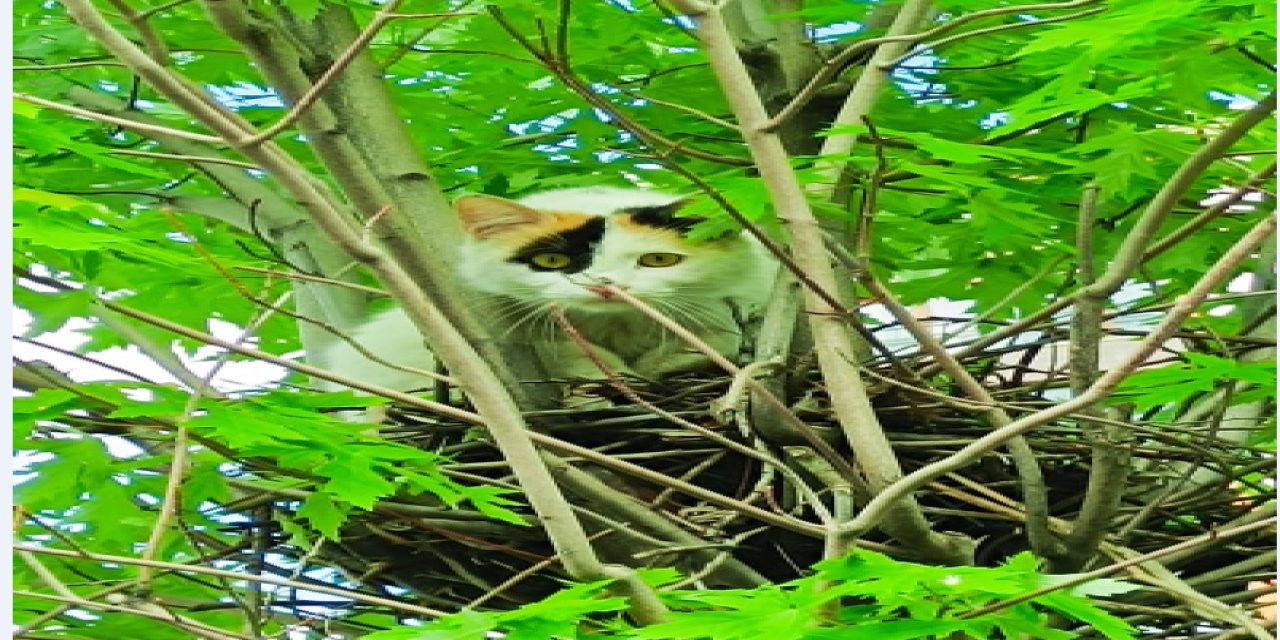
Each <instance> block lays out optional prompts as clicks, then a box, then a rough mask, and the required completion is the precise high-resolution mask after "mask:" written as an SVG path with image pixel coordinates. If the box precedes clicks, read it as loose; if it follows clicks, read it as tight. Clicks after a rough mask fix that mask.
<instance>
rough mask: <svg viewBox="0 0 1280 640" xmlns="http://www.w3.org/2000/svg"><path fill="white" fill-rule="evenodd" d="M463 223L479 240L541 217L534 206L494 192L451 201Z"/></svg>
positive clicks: (527, 223) (536, 220)
mask: <svg viewBox="0 0 1280 640" xmlns="http://www.w3.org/2000/svg"><path fill="white" fill-rule="evenodd" d="M453 208H454V210H455V211H457V212H458V219H459V220H461V221H462V227H463V228H464V229H466V230H467V231H468V232H469V233H471V235H473V236H475V237H477V238H480V239H481V240H484V239H487V238H492V237H493V236H495V235H499V234H501V233H503V232H505V231H511V230H513V229H516V228H519V227H522V226H525V225H529V224H533V223H535V222H538V221H539V220H540V219H541V218H542V214H541V213H539V212H538V210H537V209H531V208H529V207H526V206H524V205H522V204H520V203H519V202H515V201H512V200H507V199H506V198H498V197H495V196H463V197H461V198H458V199H457V200H455V201H454V203H453Z"/></svg>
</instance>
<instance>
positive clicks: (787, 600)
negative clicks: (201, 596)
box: [369, 550, 1134, 640]
mask: <svg viewBox="0 0 1280 640" xmlns="http://www.w3.org/2000/svg"><path fill="white" fill-rule="evenodd" d="M1035 565H1036V560H1035V558H1034V557H1032V556H1031V554H1027V553H1024V554H1020V555H1018V556H1015V557H1013V558H1010V559H1009V561H1008V562H1007V563H1005V564H1004V565H1003V566H1000V567H931V566H927V565H921V564H914V563H908V562H900V561H895V560H893V559H891V558H889V557H887V556H884V555H882V554H879V553H876V552H873V551H866V550H862V551H857V552H854V553H853V554H850V555H849V556H846V557H844V558H838V559H832V560H827V561H824V562H822V563H820V564H818V565H817V566H816V567H815V569H816V572H815V573H814V575H812V576H810V577H807V578H801V579H797V580H792V581H788V582H785V583H781V584H772V585H765V586H762V587H758V588H755V589H734V590H717V591H668V592H665V593H663V599H664V600H665V601H666V603H667V604H668V605H669V606H670V607H671V608H672V613H671V620H670V621H668V622H663V623H661V624H656V625H651V626H648V627H643V628H634V627H631V626H630V625H627V624H625V622H623V621H621V620H619V619H617V618H616V612H617V611H618V610H619V609H621V608H622V607H623V606H624V602H623V601H622V600H620V599H618V598H610V597H607V596H605V592H604V587H605V584H604V583H592V584H581V585H574V586H572V587H569V588H567V589H565V590H563V591H560V592H558V593H556V594H555V595H553V596H550V597H548V598H546V599H544V600H543V601H541V602H538V603H535V604H531V605H526V606H524V607H521V608H519V609H515V610H512V611H508V612H501V613H479V612H475V611H463V612H460V613H456V614H453V615H451V616H448V617H446V618H442V619H440V620H437V621H435V622H432V623H430V624H427V625H425V626H424V627H423V628H421V629H413V628H404V629H397V630H393V631H385V632H379V633H375V634H371V635H370V636H369V638H370V640H480V639H481V638H485V637H491V634H494V633H500V634H502V635H503V637H507V638H529V639H530V640H532V639H534V638H563V639H564V640H569V639H575V640H576V639H582V640H586V639H588V638H633V639H635V640H687V639H692V638H709V639H714V640H750V639H752V638H758V637H760V635H759V634H760V632H761V630H762V629H768V632H769V635H770V637H774V638H779V639H780V640H828V639H832V640H834V639H836V638H839V639H841V640H844V639H851V640H857V639H862V638H865V639H867V640H871V639H876V640H917V639H919V640H925V639H929V638H939V639H941V638H961V637H963V638H975V639H980V640H987V639H995V638H1017V637H1034V638H1043V639H1044V640H1054V639H1058V638H1062V639H1065V638H1075V637H1079V636H1078V635H1077V634H1073V633H1069V632H1066V631H1062V630H1059V629H1055V628H1053V627H1051V626H1049V625H1048V624H1047V623H1048V621H1049V617H1048V615H1047V614H1049V613H1057V614H1060V615H1063V616H1065V617H1067V618H1070V619H1073V620H1074V621H1076V622H1080V623H1085V624H1088V625H1089V626H1090V627H1091V628H1093V629H1095V630H1097V631H1099V632H1100V633H1102V634H1103V635H1104V636H1105V637H1107V638H1109V639H1111V640H1120V639H1123V638H1133V637H1134V636H1133V635H1132V634H1133V632H1134V630H1133V629H1132V628H1131V627H1129V626H1128V625H1127V624H1126V623H1124V622H1123V621H1121V620H1120V619H1118V618H1116V617H1114V616H1112V615H1111V614H1109V613H1106V612H1105V611H1103V610H1101V609H1098V608H1097V607H1095V606H1094V605H1092V604H1090V603H1089V601H1088V600H1087V599H1086V598H1085V597H1084V596H1086V595H1103V594H1113V593H1120V592H1124V591H1127V590H1130V589H1132V588H1133V587H1132V586H1128V585H1123V584H1120V583H1116V582H1115V581H1109V580H1100V581H1096V582H1091V583H1085V584H1084V585H1080V586H1078V587H1075V588H1074V589H1070V590H1066V591H1060V592H1053V593H1049V594H1045V595H1042V596H1039V597H1037V598H1033V599H1031V600H1028V601H1026V602H1022V603H1018V604H1013V605H1011V606H1008V607H1005V608H1001V609H998V610H996V611H993V612H991V613H987V614H984V615H981V616H969V615H966V614H967V613H969V612H971V611H975V610H978V609H982V608H983V607H985V606H988V605H991V604H994V603H996V602H1001V601H1003V600H1005V599H1009V598H1013V597H1016V596H1021V595H1023V594H1025V593H1027V592H1030V591H1034V590H1036V589H1038V588H1040V587H1043V586H1046V585H1048V584H1052V582H1051V580H1052V579H1057V578H1061V576H1044V575H1040V574H1037V573H1036V571H1035ZM837 601H846V602H848V603H851V604H847V605H845V606H842V607H841V608H840V609H839V610H838V611H839V613H838V615H837V616H836V617H835V618H832V617H831V616H830V615H829V612H830V611H831V605H832V604H833V603H835V602H837ZM586 614H606V615H605V616H600V615H597V616H594V617H595V620H593V621H590V622H588V621H586V620H584V616H585V615H586ZM957 634H960V635H957Z"/></svg>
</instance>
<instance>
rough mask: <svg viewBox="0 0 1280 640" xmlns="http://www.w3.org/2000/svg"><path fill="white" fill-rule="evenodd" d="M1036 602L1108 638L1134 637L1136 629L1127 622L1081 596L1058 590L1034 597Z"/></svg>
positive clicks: (1129, 638) (1121, 639)
mask: <svg viewBox="0 0 1280 640" xmlns="http://www.w3.org/2000/svg"><path fill="white" fill-rule="evenodd" d="M1036 602H1038V603H1040V604H1043V605H1045V606H1046V607H1049V608H1051V609H1053V610H1055V611H1057V612H1058V613H1061V614H1062V615H1064V616H1067V617H1069V618H1073V619H1075V620H1079V621H1080V622H1083V623H1085V624H1087V625H1089V627H1090V628H1091V629H1093V630H1094V631H1097V632H1099V633H1101V634H1102V635H1104V636H1106V637H1107V638H1108V639H1109V640H1133V638H1135V637H1136V635H1135V634H1136V633H1137V630H1136V629H1134V628H1133V627H1132V626H1130V625H1129V623H1127V622H1125V621H1124V620H1121V619H1120V618H1117V617H1116V616H1114V615H1112V614H1110V613H1107V612H1106V611H1103V610H1102V609H1099V608H1098V607H1097V606H1095V605H1093V604H1090V603H1089V601H1088V600H1084V599H1083V598H1076V597H1071V596H1069V595H1067V594H1064V593H1060V592H1059V593H1051V594H1048V595H1046V596H1042V597H1039V598H1036Z"/></svg>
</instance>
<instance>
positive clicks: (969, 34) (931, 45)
mask: <svg viewBox="0 0 1280 640" xmlns="http://www.w3.org/2000/svg"><path fill="white" fill-rule="evenodd" d="M1095 2H1101V0H1088V1H1087V2H1085V3H1084V4H1093V3H1095ZM1077 6H1078V5H1077ZM1059 8H1061V7H1059ZM1106 10H1107V9H1106V8H1105V7H1099V8H1097V9H1087V10H1085V11H1077V12H1076V13H1070V14H1067V15H1065V16H1056V17H1053V18H1043V19H1040V20H1024V21H1022V22H1015V23H1012V24H1002V25H997V26H994V27H987V28H985V29H974V30H973V31H966V32H964V33H957V34H956V35H953V36H948V37H946V38H941V39H938V40H935V41H933V42H925V43H923V44H921V45H920V46H919V48H917V49H915V50H913V51H908V52H907V53H904V54H902V55H901V56H898V58H897V59H896V60H893V61H891V62H888V63H885V68H886V69H893V68H896V67H897V66H898V65H900V64H902V63H903V62H905V61H907V60H909V59H911V58H913V57H915V56H918V55H920V53H921V52H923V51H936V50H937V49H939V48H941V47H944V46H946V45H949V44H951V43H953V42H958V41H960V40H966V39H968V38H973V37H976V36H985V35H990V34H993V33H999V32H1001V31H1010V30H1013V29H1022V28H1025V27H1039V26H1044V25H1046V24H1053V23H1055V22H1066V21H1068V20H1075V19H1078V18H1085V17H1088V16H1092V15H1096V14H1099V13H1102V12H1104V11H1106ZM979 13H981V12H979ZM971 15H973V14H968V15H967V16H966V17H968V16H971ZM948 24H949V25H950V24H953V23H948Z"/></svg>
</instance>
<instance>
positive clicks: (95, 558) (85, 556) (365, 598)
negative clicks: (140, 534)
mask: <svg viewBox="0 0 1280 640" xmlns="http://www.w3.org/2000/svg"><path fill="white" fill-rule="evenodd" d="M13 548H14V550H16V551H28V552H31V553H36V554H44V555H51V556H59V557H63V558H77V559H80V560H87V561H92V562H114V563H119V564H124V565H132V566H149V567H154V568H156V569H167V570H169V571H173V572H174V573H198V574H203V575H210V576H218V577H222V578H230V579H232V580H245V581H248V582H260V583H262V584H272V585H276V586H279V587H287V588H290V589H300V590H303V591H316V592H319V593H327V594H330V595H335V596H339V597H342V598H349V599H351V600H355V601H357V602H364V603H368V604H372V605H377V606H380V607H389V608H391V609H392V610H395V611H403V612H405V613H409V614H417V615H423V616H428V617H431V618H439V617H442V616H446V615H449V612H447V611H440V610H439V609H432V608H429V607H423V606H420V605H416V604H410V603H408V602H401V601H399V600H392V599H391V598H383V597H381V596H374V595H369V594H365V593H360V592H358V591H351V590H348V589H340V588H338V587H331V586H329V585H326V584H320V583H318V582H299V581H297V580H287V579H284V578H277V577H275V576H272V575H260V574H246V573H240V572H236V571H227V570H225V569H215V568H213V567H202V566H197V565H186V564H179V563H176V562H161V561H158V560H143V559H140V558H131V557H129V556H115V555H107V554H104V553H89V552H86V551H67V550H65V549H52V548H49V547H41V546H38V545H33V544H15V545H13Z"/></svg>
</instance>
